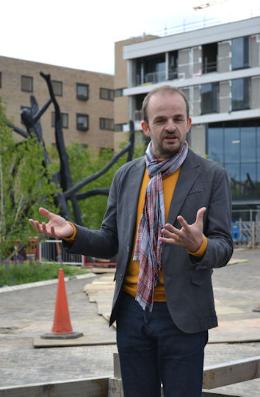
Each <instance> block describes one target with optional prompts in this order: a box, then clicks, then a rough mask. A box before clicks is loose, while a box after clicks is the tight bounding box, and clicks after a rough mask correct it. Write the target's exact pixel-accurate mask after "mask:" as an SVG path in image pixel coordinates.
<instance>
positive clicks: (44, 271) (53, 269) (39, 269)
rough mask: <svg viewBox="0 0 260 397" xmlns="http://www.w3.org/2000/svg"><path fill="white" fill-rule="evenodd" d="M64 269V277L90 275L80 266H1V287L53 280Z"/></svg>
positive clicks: (37, 264)
mask: <svg viewBox="0 0 260 397" xmlns="http://www.w3.org/2000/svg"><path fill="white" fill-rule="evenodd" d="M61 268H62V269H64V275H65V276H66V277H68V276H75V275H78V274H86V273H88V270H87V269H84V268H81V267H80V266H70V265H62V264H56V263H47V264H41V263H37V262H32V263H28V262H25V263H20V264H2V265H0V286H1V287H3V286H11V285H17V284H26V283H33V282H36V281H43V280H51V279H55V278H57V277H58V270H59V269H61Z"/></svg>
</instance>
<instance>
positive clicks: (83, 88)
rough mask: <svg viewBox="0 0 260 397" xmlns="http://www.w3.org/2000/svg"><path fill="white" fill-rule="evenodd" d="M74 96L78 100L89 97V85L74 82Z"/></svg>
mask: <svg viewBox="0 0 260 397" xmlns="http://www.w3.org/2000/svg"><path fill="white" fill-rule="evenodd" d="M76 96H77V99H79V100H80V101H86V100H87V99H88V98H89V85H88V84H82V83H77V84H76Z"/></svg>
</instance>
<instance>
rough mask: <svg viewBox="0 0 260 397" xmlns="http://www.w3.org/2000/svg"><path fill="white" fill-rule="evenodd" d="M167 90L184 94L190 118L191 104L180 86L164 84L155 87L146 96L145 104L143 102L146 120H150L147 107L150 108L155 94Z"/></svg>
mask: <svg viewBox="0 0 260 397" xmlns="http://www.w3.org/2000/svg"><path fill="white" fill-rule="evenodd" d="M165 92H168V93H170V94H179V95H180V96H182V98H183V99H184V102H185V104H186V115H187V118H189V115H190V106H189V102H188V99H187V98H186V96H185V94H184V92H183V91H182V90H180V89H179V88H176V87H172V86H171V85H163V86H161V87H157V88H154V89H153V90H152V91H150V92H149V93H148V94H147V95H146V97H145V98H144V100H143V104H142V118H143V120H144V121H146V122H148V115H147V108H148V105H149V102H150V99H151V97H152V96H153V95H155V94H158V93H165Z"/></svg>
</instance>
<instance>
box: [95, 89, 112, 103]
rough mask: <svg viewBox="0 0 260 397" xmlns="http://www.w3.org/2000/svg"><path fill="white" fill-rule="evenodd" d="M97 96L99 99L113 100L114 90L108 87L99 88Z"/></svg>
mask: <svg viewBox="0 0 260 397" xmlns="http://www.w3.org/2000/svg"><path fill="white" fill-rule="evenodd" d="M99 97H100V99H106V100H107V101H113V100H114V90H111V89H110V88H100V92H99Z"/></svg>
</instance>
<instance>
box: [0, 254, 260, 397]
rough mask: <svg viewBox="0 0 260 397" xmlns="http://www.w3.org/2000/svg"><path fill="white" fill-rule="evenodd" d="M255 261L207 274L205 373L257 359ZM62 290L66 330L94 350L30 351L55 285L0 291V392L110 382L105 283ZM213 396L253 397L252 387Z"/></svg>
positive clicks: (259, 279)
mask: <svg viewBox="0 0 260 397" xmlns="http://www.w3.org/2000/svg"><path fill="white" fill-rule="evenodd" d="M259 258H260V250H236V251H235V253H234V255H233V258H232V261H231V264H229V265H228V266H227V267H226V268H223V269H217V270H216V271H215V272H214V279H213V283H214V291H215V298H216V304H217V312H218V317H219V322H220V326H219V328H216V329H214V330H212V331H210V343H209V344H208V346H207V348H206V358H205V365H211V364H216V363H219V364H221V363H223V362H226V361H232V360H237V359H240V358H247V357H252V356H257V355H260V313H259V312H253V311H252V310H253V309H254V308H255V307H256V306H259V305H260V288H259V286H260V260H259ZM66 288H67V295H68V301H69V308H70V315H71V320H72V325H73V329H74V330H75V331H81V332H83V333H84V336H85V341H86V343H87V342H89V341H92V342H93V340H96V341H97V342H98V345H97V346H94V345H91V344H90V345H85V346H70V347H66V348H65V347H52V348H50V347H49V348H46V347H45V348H35V347H34V346H33V343H34V342H35V341H37V340H39V337H40V336H41V335H42V334H44V333H46V332H49V331H50V330H51V326H52V322H53V314H54V304H55V296H56V282H49V283H41V284H40V285H37V286H36V285H35V284H34V285H33V286H31V287H30V288H23V289H22V288H18V287H16V288H8V289H3V288H2V289H0V318H1V323H0V387H3V386H14V385H21V384H31V383H41V382H51V381H58V380H59V381H62V380H68V379H80V378H86V377H99V376H100V377H101V376H102V377H103V376H112V374H113V363H112V353H113V352H115V351H116V346H115V344H111V343H113V342H115V330H114V329H113V328H109V327H108V324H107V320H106V317H107V315H108V312H109V306H110V301H111V296H112V288H113V287H112V283H111V275H101V276H93V275H90V277H88V278H73V279H70V280H68V281H67V283H66ZM84 289H85V290H86V291H88V293H89V297H88V296H86V293H85V292H84ZM91 290H92V291H91ZM90 291H91V293H90ZM94 292H95V294H96V296H95V294H94ZM89 299H90V300H91V301H92V302H90V300H89ZM94 301H96V302H94ZM98 313H100V314H102V315H99V314H98ZM216 342H218V343H216ZM100 343H101V344H100ZM215 391H216V392H219V393H225V394H230V395H238V396H241V397H259V396H260V380H254V381H250V382H245V383H241V384H237V385H232V386H227V387H225V388H219V389H216V390H215ZM72 397H73V396H72Z"/></svg>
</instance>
